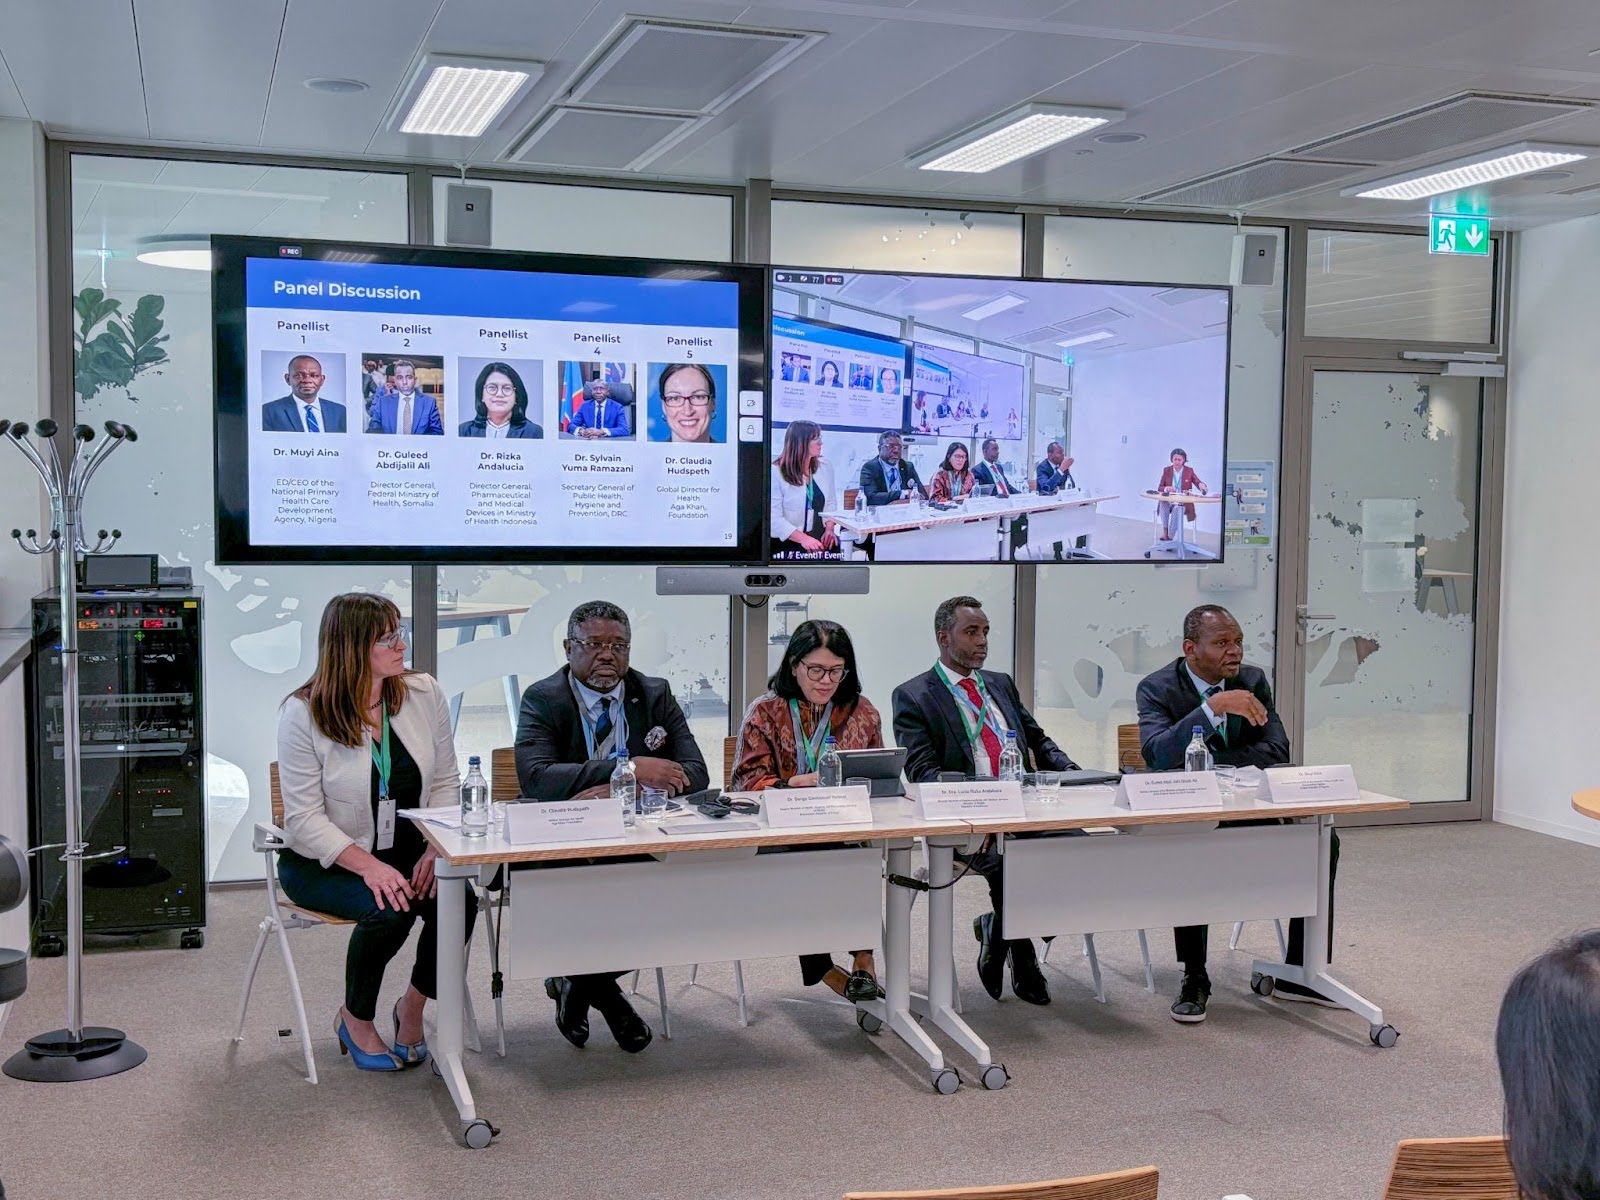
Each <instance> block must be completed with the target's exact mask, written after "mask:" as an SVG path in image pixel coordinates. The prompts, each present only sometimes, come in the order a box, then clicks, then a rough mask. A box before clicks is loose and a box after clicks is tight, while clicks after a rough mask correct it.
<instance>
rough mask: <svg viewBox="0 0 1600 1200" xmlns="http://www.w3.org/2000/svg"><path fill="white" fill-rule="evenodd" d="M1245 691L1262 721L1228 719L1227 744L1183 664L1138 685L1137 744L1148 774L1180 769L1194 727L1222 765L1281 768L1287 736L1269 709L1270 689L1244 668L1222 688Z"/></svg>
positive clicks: (1258, 673) (1257, 672)
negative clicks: (1257, 704) (1262, 710)
mask: <svg viewBox="0 0 1600 1200" xmlns="http://www.w3.org/2000/svg"><path fill="white" fill-rule="evenodd" d="M1239 688H1248V689H1249V690H1250V691H1251V692H1253V693H1254V694H1255V698H1256V699H1257V700H1259V701H1261V703H1262V704H1263V705H1265V706H1266V709H1267V723H1266V724H1265V725H1252V724H1250V722H1248V721H1246V720H1245V719H1244V718H1243V717H1236V716H1229V717H1228V719H1227V728H1228V741H1227V744H1226V745H1224V744H1223V741H1222V735H1221V734H1220V733H1219V732H1218V731H1217V730H1216V729H1215V728H1214V727H1213V726H1212V724H1211V719H1210V718H1209V717H1207V716H1206V714H1205V712H1204V711H1202V709H1201V707H1200V705H1201V700H1200V693H1199V692H1198V691H1197V690H1196V689H1195V686H1194V681H1193V680H1191V679H1190V678H1189V672H1188V671H1186V670H1184V660H1183V659H1181V658H1180V659H1178V660H1177V661H1176V662H1173V663H1171V664H1169V665H1167V666H1165V667H1162V668H1161V669H1160V670H1159V671H1152V672H1151V673H1150V674H1149V675H1146V676H1145V677H1144V678H1143V679H1141V680H1140V681H1139V691H1138V703H1139V745H1140V748H1141V749H1142V750H1143V751H1144V761H1145V764H1146V765H1147V766H1149V767H1150V769H1151V770H1153V771H1173V770H1179V769H1181V768H1182V767H1183V752H1184V750H1185V749H1187V748H1188V745H1189V739H1190V737H1192V736H1193V731H1194V727H1195V726H1196V725H1198V726H1200V729H1201V731H1202V732H1204V733H1205V734H1206V735H1207V736H1206V745H1207V746H1209V747H1210V749H1211V756H1212V758H1214V759H1215V760H1216V761H1217V762H1219V763H1221V764H1222V765H1223V766H1227V767H1282V766H1286V765H1288V762H1289V735H1288V733H1286V732H1285V731H1284V728H1283V722H1282V721H1280V720H1279V719H1278V710H1277V709H1275V708H1273V707H1272V685H1271V684H1270V683H1268V682H1267V676H1266V673H1265V672H1264V671H1262V670H1261V668H1260V667H1252V666H1248V665H1246V666H1243V667H1240V668H1239V674H1238V675H1236V676H1235V677H1234V678H1232V679H1230V680H1228V681H1227V682H1226V683H1224V684H1223V685H1222V690H1223V691H1225V692H1232V691H1237V690H1238V689H1239Z"/></svg>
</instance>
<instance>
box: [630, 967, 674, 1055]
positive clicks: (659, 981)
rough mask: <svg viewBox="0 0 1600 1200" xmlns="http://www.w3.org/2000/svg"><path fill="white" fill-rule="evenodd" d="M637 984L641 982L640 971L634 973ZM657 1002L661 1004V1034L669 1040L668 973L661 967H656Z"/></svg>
mask: <svg viewBox="0 0 1600 1200" xmlns="http://www.w3.org/2000/svg"><path fill="white" fill-rule="evenodd" d="M633 981H634V983H635V984H637V983H638V982H639V972H637V971H635V972H634V973H633ZM656 1003H657V1004H659V1005H660V1006H661V1036H662V1037H663V1038H665V1039H666V1040H667V1041H669V1042H670V1041H671V1040H672V1018H671V1016H669V1015H668V1013H667V973H666V972H665V971H664V970H662V969H661V968H660V967H657V968H656Z"/></svg>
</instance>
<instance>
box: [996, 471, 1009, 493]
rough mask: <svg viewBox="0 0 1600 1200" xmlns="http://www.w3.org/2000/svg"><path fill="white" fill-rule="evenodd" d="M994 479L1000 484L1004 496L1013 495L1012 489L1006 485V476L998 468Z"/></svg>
mask: <svg viewBox="0 0 1600 1200" xmlns="http://www.w3.org/2000/svg"><path fill="white" fill-rule="evenodd" d="M994 481H995V482H996V483H997V484H999V485H1000V494H1001V495H1002V496H1009V495H1011V489H1010V488H1008V487H1006V477H1005V476H1004V475H1002V474H1000V472H999V471H998V470H996V471H995V473H994Z"/></svg>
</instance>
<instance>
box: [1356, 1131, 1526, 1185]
mask: <svg viewBox="0 0 1600 1200" xmlns="http://www.w3.org/2000/svg"><path fill="white" fill-rule="evenodd" d="M1520 1195H1521V1193H1520V1191H1518V1189H1517V1178H1516V1176H1515V1175H1513V1174H1512V1173H1511V1160H1510V1159H1509V1158H1508V1157H1507V1156H1506V1139H1505V1138H1503V1137H1499V1136H1492V1137H1463V1138H1407V1139H1406V1140H1405V1141H1403V1142H1401V1143H1400V1144H1399V1145H1397V1146H1396V1147H1395V1148H1394V1165H1393V1166H1391V1167H1390V1168H1389V1183H1388V1186H1386V1187H1385V1188H1384V1191H1383V1198H1384V1200H1445V1197H1449V1200H1518V1197H1519V1196H1520Z"/></svg>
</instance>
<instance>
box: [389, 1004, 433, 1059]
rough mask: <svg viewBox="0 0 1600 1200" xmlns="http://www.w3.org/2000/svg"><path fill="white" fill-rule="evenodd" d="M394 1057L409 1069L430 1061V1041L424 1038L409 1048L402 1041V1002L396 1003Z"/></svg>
mask: <svg viewBox="0 0 1600 1200" xmlns="http://www.w3.org/2000/svg"><path fill="white" fill-rule="evenodd" d="M394 1056H395V1057H396V1058H398V1059H399V1060H400V1061H401V1062H402V1063H404V1064H405V1065H406V1066H408V1067H414V1066H416V1065H417V1064H418V1063H425V1062H427V1061H428V1040H427V1039H426V1038H422V1039H420V1040H418V1041H415V1042H412V1043H411V1044H410V1045H409V1046H408V1045H406V1043H404V1042H402V1041H401V1040H400V1001H398V1000H396V1001H395V1002H394Z"/></svg>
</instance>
